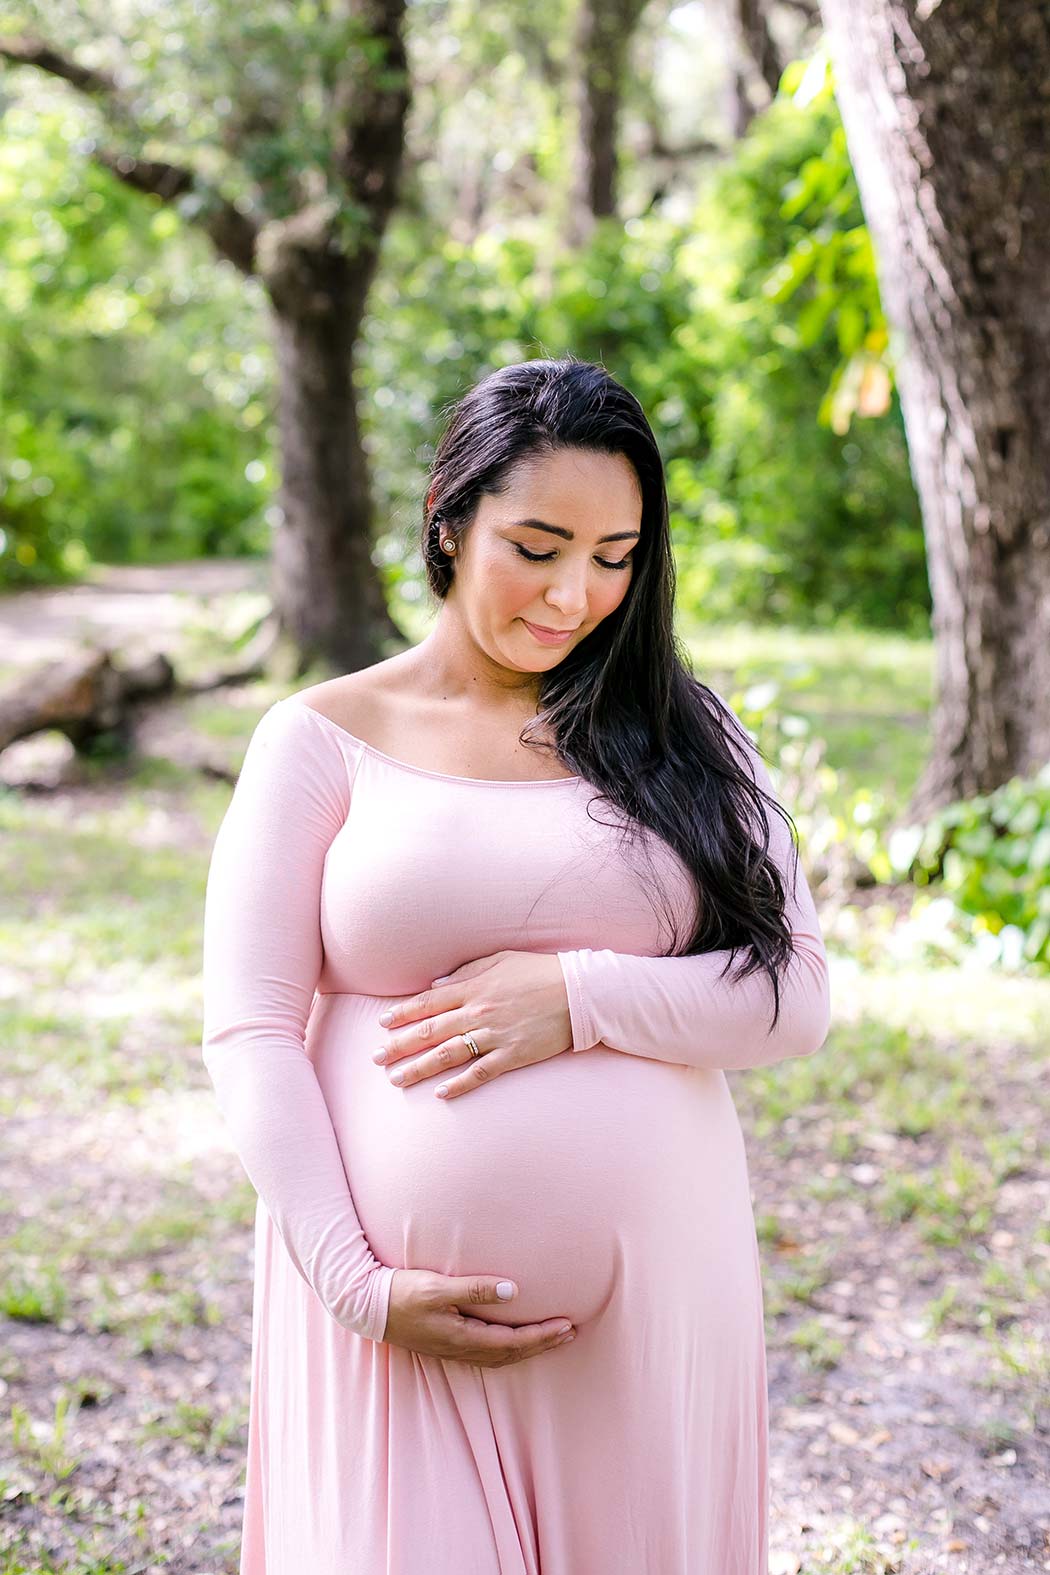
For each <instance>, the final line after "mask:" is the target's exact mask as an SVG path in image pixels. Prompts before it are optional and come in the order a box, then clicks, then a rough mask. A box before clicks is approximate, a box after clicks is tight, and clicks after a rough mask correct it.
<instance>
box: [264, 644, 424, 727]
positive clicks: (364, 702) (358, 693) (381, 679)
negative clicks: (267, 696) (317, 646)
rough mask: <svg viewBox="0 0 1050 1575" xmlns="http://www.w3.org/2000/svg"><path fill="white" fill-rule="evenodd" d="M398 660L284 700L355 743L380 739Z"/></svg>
mask: <svg viewBox="0 0 1050 1575" xmlns="http://www.w3.org/2000/svg"><path fill="white" fill-rule="evenodd" d="M399 665H400V664H399V659H398V657H396V656H395V657H388V658H387V659H386V661H382V662H376V663H374V664H373V665H372V666H371V667H363V668H360V669H359V670H358V671H357V672H353V673H341V674H339V676H338V677H336V678H326V679H324V680H322V682H320V683H317V684H310V685H308V686H307V687H306V688H305V689H298V690H296V691H295V693H294V694H291V695H289V696H288V697H287V699H288V700H290V701H293V702H294V703H295V704H296V705H298V706H302V707H305V708H308V709H309V710H311V711H313V712H315V713H316V714H317V715H319V716H321V717H322V718H324V720H325V721H327V722H329V723H331V724H332V725H333V726H334V727H337V728H339V729H340V731H341V732H343V733H345V734H346V735H347V736H348V737H349V738H350V739H351V740H352V741H354V742H356V743H368V742H369V741H370V740H373V739H375V738H377V737H381V736H382V735H383V731H384V722H385V719H386V717H387V715H388V714H389V709H390V702H391V699H392V697H396V693H397V684H398V676H399V674H398V669H399Z"/></svg>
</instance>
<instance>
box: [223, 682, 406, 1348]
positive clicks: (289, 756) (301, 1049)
mask: <svg viewBox="0 0 1050 1575" xmlns="http://www.w3.org/2000/svg"><path fill="white" fill-rule="evenodd" d="M350 791H351V789H350V784H349V780H348V768H347V764H346V762H345V760H344V758H343V757H342V756H341V755H340V753H339V752H338V751H337V750H334V749H331V748H328V747H326V743H325V739H324V735H323V733H322V731H321V730H320V729H318V728H316V727H313V726H312V724H311V719H310V717H309V714H308V712H307V711H306V710H305V708H303V707H301V706H297V705H289V704H287V703H284V702H278V703H277V704H276V705H274V706H271V708H270V710H269V711H267V712H266V713H265V714H264V716H263V717H262V718H261V720H260V721H259V723H258V725H257V726H256V728H255V731H254V732H253V734H252V736H251V739H250V741H249V744H248V748H247V751H246V753H245V756H244V761H243V764H242V766H241V772H240V776H239V778H238V780H237V785H236V787H235V789H234V792H233V796H232V798H231V800H230V803H229V805H228V807H227V810H226V814H225V816H224V818H223V820H222V823H221V825H220V827H219V830H218V833H217V835H216V839H215V842H214V845H213V850H212V857H211V865H210V868H209V872H208V881H207V891H206V896H205V907H204V945H203V965H204V966H203V979H204V1013H203V1020H204V1028H203V1040H202V1048H203V1058H204V1062H205V1065H206V1066H207V1069H208V1072H209V1075H210V1077H211V1080H212V1084H213V1087H214V1089H215V1094H216V1096H217V1100H218V1104H219V1108H220V1110H221V1111H222V1114H223V1117H224V1119H225V1122H226V1125H227V1127H228V1129H229V1132H230V1134H231V1137H232V1140H233V1145H234V1148H235V1149H236V1152H237V1154H238V1156H239V1158H240V1160H241V1163H242V1165H243V1166H244V1169H245V1171H246V1172H247V1175H248V1178H249V1180H250V1181H251V1183H252V1185H253V1186H254V1188H255V1190H256V1192H257V1193H258V1194H259V1197H260V1198H261V1199H262V1201H263V1203H264V1204H265V1206H266V1209H267V1210H268V1212H269V1214H270V1217H271V1218H272V1220H273V1222H274V1225H275V1226H276V1228H277V1230H278V1232H279V1233H280V1236H281V1239H282V1240H283V1242H284V1245H285V1247H286V1248H287V1249H288V1253H289V1255H290V1257H291V1259H292V1262H293V1263H294V1265H295V1267H296V1269H297V1270H298V1272H299V1273H300V1274H301V1275H302V1277H303V1279H304V1280H305V1281H306V1282H307V1284H308V1285H309V1286H310V1287H311V1288H312V1289H313V1290H314V1291H315V1292H316V1294H317V1296H318V1297H319V1298H320V1299H321V1301H322V1303H323V1304H324V1306H325V1308H326V1309H327V1310H328V1312H329V1313H330V1314H331V1316H332V1317H333V1318H335V1319H336V1321H337V1322H339V1323H340V1324H343V1325H345V1326H346V1327H347V1328H349V1329H352V1330H354V1331H355V1333H358V1334H361V1335H364V1336H365V1337H366V1338H368V1339H371V1340H381V1339H382V1337H383V1333H384V1330H385V1328H386V1320H387V1310H388V1306H389V1301H390V1284H391V1281H392V1279H393V1276H394V1273H395V1270H394V1269H393V1268H388V1267H387V1266H386V1265H384V1264H381V1263H379V1262H378V1261H377V1259H376V1258H375V1257H374V1256H373V1253H372V1251H371V1248H370V1247H369V1244H368V1241H367V1239H366V1237H365V1234H364V1231H363V1230H362V1228H361V1223H360V1220H359V1219H358V1216H357V1211H356V1209H355V1207H354V1200H353V1197H352V1196H351V1192H350V1186H349V1182H348V1180H347V1175H346V1171H345V1169H344V1166H343V1160H342V1156H341V1154H340V1151H339V1146H338V1143H337V1141H336V1136H335V1130H334V1128H333V1126H332V1121H331V1117H330V1114H329V1111H328V1106H327V1104H326V1103H325V1098H324V1094H323V1092H322V1089H321V1086H320V1084H319V1083H318V1081H317V1077H316V1074H315V1072H314V1068H313V1065H312V1063H311V1062H310V1059H309V1057H308V1056H307V1054H306V1048H305V1042H306V1038H305V1036H306V1024H307V1019H308V1016H309V1012H310V1008H311V1005H312V1004H313V997H314V991H315V987H316V984H317V980H318V978H319V975H320V970H321V963H322V955H323V948H322V940H321V929H320V891H321V877H322V872H323V868H324V860H325V854H326V852H327V849H328V847H329V844H330V843H331V841H332V839H333V837H334V836H335V834H336V832H337V831H338V830H339V828H340V826H341V825H342V824H343V822H344V821H345V819H346V814H347V809H348V805H349V797H350Z"/></svg>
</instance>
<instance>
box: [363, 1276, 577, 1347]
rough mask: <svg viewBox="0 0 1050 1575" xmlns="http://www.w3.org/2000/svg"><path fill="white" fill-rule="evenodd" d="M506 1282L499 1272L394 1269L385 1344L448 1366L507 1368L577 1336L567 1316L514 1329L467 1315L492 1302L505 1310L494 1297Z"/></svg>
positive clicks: (504, 1303) (524, 1324)
mask: <svg viewBox="0 0 1050 1575" xmlns="http://www.w3.org/2000/svg"><path fill="white" fill-rule="evenodd" d="M506 1283H507V1282H506V1281H502V1280H501V1279H500V1278H499V1276H498V1275H495V1274H493V1275H488V1274H437V1273H436V1272H434V1271H432V1270H430V1269H395V1270H394V1274H393V1276H392V1278H391V1281H390V1305H389V1310H388V1312H387V1320H386V1329H385V1331H384V1333H383V1343H384V1344H387V1345H403V1346H406V1347H407V1348H408V1349H409V1350H410V1351H418V1352H419V1354H420V1355H421V1356H439V1357H441V1358H442V1360H443V1361H446V1362H449V1361H451V1362H470V1363H472V1364H473V1365H474V1366H475V1367H506V1366H508V1365H509V1364H510V1363H511V1362H523V1361H525V1360H526V1358H527V1357H530V1356H538V1355H539V1354H540V1352H541V1351H549V1350H551V1349H552V1347H554V1346H555V1345H561V1344H562V1342H563V1341H564V1340H565V1339H566V1338H570V1339H571V1338H572V1335H569V1336H566V1334H565V1333H564V1331H565V1330H572V1333H573V1334H575V1330H573V1329H572V1324H571V1323H570V1322H569V1320H568V1319H566V1318H546V1319H544V1321H543V1322H542V1323H523V1324H517V1325H514V1324H504V1323H487V1322H486V1321H485V1319H484V1318H471V1317H466V1316H464V1314H463V1312H462V1310H461V1309H463V1308H468V1307H481V1306H485V1305H486V1304H488V1303H493V1302H496V1303H498V1304H499V1306H501V1307H506V1306H507V1300H505V1299H504V1298H503V1297H501V1296H497V1295H496V1286H497V1285H500V1284H506ZM510 1283H513V1282H510ZM509 1299H510V1300H513V1298H509Z"/></svg>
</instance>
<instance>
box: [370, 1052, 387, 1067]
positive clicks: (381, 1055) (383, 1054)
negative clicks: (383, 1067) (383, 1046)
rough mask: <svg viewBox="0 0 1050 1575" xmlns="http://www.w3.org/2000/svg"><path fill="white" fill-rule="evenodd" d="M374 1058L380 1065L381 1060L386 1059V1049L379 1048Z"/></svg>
mask: <svg viewBox="0 0 1050 1575" xmlns="http://www.w3.org/2000/svg"><path fill="white" fill-rule="evenodd" d="M372 1060H373V1061H374V1062H375V1063H376V1065H377V1066H378V1065H379V1064H380V1063H381V1062H383V1061H385V1060H386V1051H385V1050H377V1051H376V1053H375V1055H374V1056H373V1057H372Z"/></svg>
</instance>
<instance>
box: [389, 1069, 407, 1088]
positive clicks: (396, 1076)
mask: <svg viewBox="0 0 1050 1575" xmlns="http://www.w3.org/2000/svg"><path fill="white" fill-rule="evenodd" d="M390 1081H391V1082H392V1083H396V1084H397V1085H398V1087H399V1088H400V1086H401V1084H402V1083H403V1082H404V1081H405V1074H404V1072H391V1074H390Z"/></svg>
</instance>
